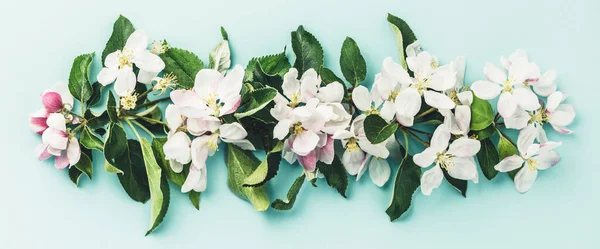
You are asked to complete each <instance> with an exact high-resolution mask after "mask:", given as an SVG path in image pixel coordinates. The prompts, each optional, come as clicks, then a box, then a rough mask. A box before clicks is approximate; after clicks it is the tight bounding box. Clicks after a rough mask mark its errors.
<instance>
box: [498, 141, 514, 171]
mask: <svg viewBox="0 0 600 249" xmlns="http://www.w3.org/2000/svg"><path fill="white" fill-rule="evenodd" d="M518 154H519V152H518V151H517V148H515V146H514V145H513V144H512V143H511V142H510V141H509V140H508V138H506V137H504V136H503V135H502V134H500V140H499V141H498V158H499V161H502V160H503V159H504V158H507V157H509V156H512V155H518ZM518 171H519V169H515V170H513V171H509V172H508V176H510V178H511V179H515V175H517V172H518Z"/></svg>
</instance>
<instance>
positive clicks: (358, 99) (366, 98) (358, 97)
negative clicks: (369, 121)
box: [352, 86, 371, 111]
mask: <svg viewBox="0 0 600 249" xmlns="http://www.w3.org/2000/svg"><path fill="white" fill-rule="evenodd" d="M352 102H354V104H355V105H356V107H358V109H360V110H361V111H368V110H369V109H371V95H370V93H369V90H368V89H367V88H366V87H364V86H357V87H356V88H354V90H353V91H352Z"/></svg>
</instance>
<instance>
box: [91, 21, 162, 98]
mask: <svg viewBox="0 0 600 249" xmlns="http://www.w3.org/2000/svg"><path fill="white" fill-rule="evenodd" d="M134 64H135V66H137V67H138V68H139V69H140V72H139V73H138V76H137V80H136V76H135V73H134V72H133V65H134ZM104 66H105V67H104V68H103V69H102V70H101V71H100V73H99V74H98V82H100V84H102V85H104V86H106V85H108V84H111V83H113V82H115V87H114V89H115V92H117V94H118V95H119V96H124V95H126V94H127V91H128V90H133V89H135V84H136V82H137V81H139V82H140V83H145V84H148V83H150V82H151V81H152V78H153V77H155V76H156V74H158V73H159V72H160V71H162V70H163V69H164V68H165V63H164V62H163V61H162V59H160V57H158V55H156V54H154V53H152V52H151V51H149V50H148V36H147V35H146V33H144V32H143V31H141V30H136V31H135V32H133V33H132V34H131V35H130V36H129V38H128V39H127V42H126V43H125V47H124V48H123V50H117V51H115V52H112V53H110V54H108V56H106V59H105V60H104Z"/></svg>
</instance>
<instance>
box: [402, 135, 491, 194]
mask: <svg viewBox="0 0 600 249" xmlns="http://www.w3.org/2000/svg"><path fill="white" fill-rule="evenodd" d="M450 136H451V135H450V131H449V130H448V128H447V127H446V126H445V125H440V126H438V127H437V128H436V129H435V131H434V132H433V137H432V138H431V145H430V146H429V147H428V148H426V149H425V150H424V151H423V152H421V153H418V154H415V156H414V157H413V161H414V162H415V164H417V165H419V166H420V167H422V168H426V167H429V166H430V165H432V164H434V163H435V166H434V167H433V168H431V169H429V170H427V171H425V173H423V176H422V177H421V192H422V193H423V194H424V195H430V194H431V191H432V190H433V189H435V188H437V187H439V186H440V184H441V183H442V178H443V172H442V168H444V169H445V170H446V171H447V172H448V174H449V175H450V176H451V177H453V178H456V179H460V180H472V181H473V182H475V183H477V182H478V181H479V175H478V173H477V167H476V165H475V160H474V158H473V157H474V156H475V154H477V152H479V149H480V148H481V144H480V142H479V141H477V140H475V139H470V138H467V137H460V138H458V139H456V140H454V141H453V142H452V144H450V146H449V147H448V143H449V140H450Z"/></svg>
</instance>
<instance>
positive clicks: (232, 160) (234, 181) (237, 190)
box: [225, 144, 270, 211]
mask: <svg viewBox="0 0 600 249" xmlns="http://www.w3.org/2000/svg"><path fill="white" fill-rule="evenodd" d="M225 161H226V165H227V171H228V177H227V186H229V189H230V190H231V192H233V193H234V194H235V195H237V196H238V197H240V198H242V199H245V200H248V201H250V203H251V204H252V206H254V210H255V211H265V210H267V209H268V208H269V204H270V201H269V192H268V189H267V186H266V185H263V186H260V187H244V186H243V182H244V179H246V177H248V176H249V175H250V174H251V173H252V172H254V171H255V170H256V168H257V167H258V165H259V164H260V161H259V160H258V159H257V158H256V157H255V156H254V154H252V152H250V151H246V150H242V149H240V148H239V147H237V146H235V145H233V144H228V145H227V154H226V158H225Z"/></svg>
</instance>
